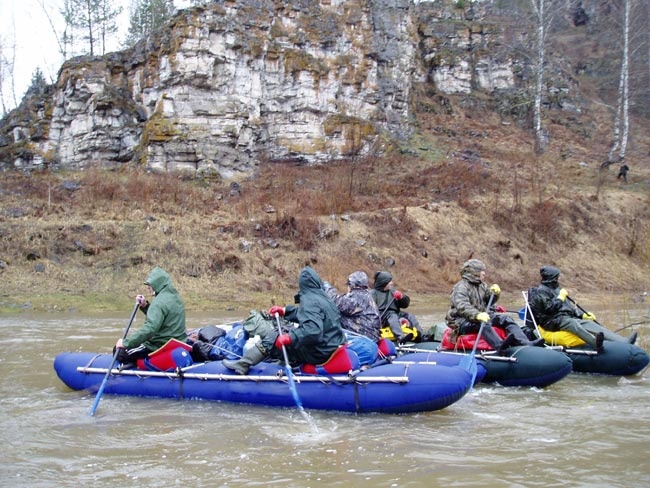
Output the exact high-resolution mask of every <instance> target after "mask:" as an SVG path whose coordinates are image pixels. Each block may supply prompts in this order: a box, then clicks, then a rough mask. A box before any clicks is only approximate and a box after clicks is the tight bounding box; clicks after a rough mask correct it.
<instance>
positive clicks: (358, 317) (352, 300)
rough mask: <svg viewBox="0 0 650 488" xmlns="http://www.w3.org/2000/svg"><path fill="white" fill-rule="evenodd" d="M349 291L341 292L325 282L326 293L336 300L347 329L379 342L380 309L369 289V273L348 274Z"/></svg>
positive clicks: (342, 321)
mask: <svg viewBox="0 0 650 488" xmlns="http://www.w3.org/2000/svg"><path fill="white" fill-rule="evenodd" d="M347 284H348V292H347V293H345V294H339V293H338V291H337V290H336V288H334V287H333V286H332V285H330V284H329V283H327V282H325V283H324V289H325V293H327V295H328V296H329V297H330V298H331V299H332V300H333V301H334V303H335V304H336V306H337V308H338V309H339V312H340V314H341V326H342V327H343V328H344V329H345V330H349V331H352V332H354V333H356V334H360V335H363V336H365V337H368V338H369V339H372V340H373V341H374V342H378V341H379V340H380V339H381V335H380V333H379V329H380V328H381V324H380V318H379V309H378V308H377V304H376V303H375V301H374V300H373V298H372V297H371V295H370V291H369V290H368V275H366V273H364V272H363V271H355V272H354V273H352V274H350V276H348V283H347Z"/></svg>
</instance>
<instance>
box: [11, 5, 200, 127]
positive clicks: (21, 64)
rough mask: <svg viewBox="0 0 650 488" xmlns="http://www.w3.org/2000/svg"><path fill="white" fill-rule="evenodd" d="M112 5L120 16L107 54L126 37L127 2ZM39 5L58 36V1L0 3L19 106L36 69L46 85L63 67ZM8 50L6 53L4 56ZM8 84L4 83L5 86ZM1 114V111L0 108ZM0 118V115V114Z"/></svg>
mask: <svg viewBox="0 0 650 488" xmlns="http://www.w3.org/2000/svg"><path fill="white" fill-rule="evenodd" d="M113 2H114V5H116V6H117V5H122V6H123V7H124V9H123V13H122V15H121V16H120V20H119V28H120V34H119V40H118V39H116V40H115V41H114V42H113V43H112V44H111V45H110V46H109V48H110V49H108V50H107V51H114V50H117V49H119V47H120V42H121V41H122V40H123V39H124V37H125V36H126V32H127V30H128V25H129V5H130V3H131V0H113ZM41 4H42V5H45V8H46V9H47V10H48V12H49V15H50V18H51V19H52V21H53V22H54V23H55V28H56V29H57V33H58V34H59V35H60V33H61V32H62V28H63V19H62V18H61V14H60V13H59V9H60V7H61V6H62V4H63V1H62V0H0V38H1V40H2V45H3V50H5V56H8V55H10V53H11V51H13V49H11V47H12V46H13V45H14V43H15V46H16V49H15V53H16V57H15V62H14V80H15V88H14V90H13V92H15V96H16V102H17V103H20V100H21V99H22V96H23V95H24V93H25V91H26V90H27V88H29V84H30V81H31V79H32V74H33V73H34V71H35V70H36V68H37V67H39V68H40V69H41V71H42V72H43V74H44V75H45V79H46V80H48V82H53V81H56V76H57V73H58V71H59V68H60V67H61V64H62V63H63V58H62V57H61V55H60V54H59V50H58V45H57V37H56V35H55V33H54V30H53V29H52V26H51V25H50V23H49V21H48V18H47V15H46V13H45V12H44V11H43V7H41ZM174 4H175V6H176V7H177V8H183V7H186V6H187V5H188V4H189V2H188V1H186V0H174ZM7 48H9V51H10V52H7V51H6V50H7ZM8 81H9V80H7V82H8ZM7 82H5V83H4V84H3V93H4V100H5V104H6V105H8V108H13V107H14V106H15V104H14V100H13V94H12V89H11V85H10V84H8V83H7ZM0 112H1V107H0ZM0 115H1V113H0Z"/></svg>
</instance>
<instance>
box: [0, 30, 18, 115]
mask: <svg viewBox="0 0 650 488" xmlns="http://www.w3.org/2000/svg"><path fill="white" fill-rule="evenodd" d="M15 65H16V39H15V37H14V38H12V39H7V38H6V37H2V36H0V102H2V115H3V116H4V115H5V114H6V113H7V112H8V111H9V110H11V108H13V107H15V106H16V105H18V104H17V102H16V80H15V75H14V67H15Z"/></svg>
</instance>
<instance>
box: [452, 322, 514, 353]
mask: <svg viewBox="0 0 650 488" xmlns="http://www.w3.org/2000/svg"><path fill="white" fill-rule="evenodd" d="M494 332H496V333H497V335H498V336H499V337H500V338H501V339H505V338H506V332H505V331H504V330H503V329H501V328H499V327H494ZM451 333H452V330H451V329H447V330H446V331H445V333H444V334H443V336H442V342H441V344H440V347H441V348H442V349H444V350H447V351H471V350H472V349H473V348H474V343H475V342H476V336H477V335H478V333H476V334H463V335H462V336H459V337H458V338H457V339H456V342H455V343H454V342H452V340H451V337H450V336H451ZM476 350H477V351H491V350H492V346H490V345H489V344H488V343H487V341H486V340H485V339H484V338H483V337H481V338H480V340H479V341H478V345H477V346H476Z"/></svg>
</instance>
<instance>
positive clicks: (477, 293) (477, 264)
mask: <svg viewBox="0 0 650 488" xmlns="http://www.w3.org/2000/svg"><path fill="white" fill-rule="evenodd" d="M486 270H487V266H486V265H485V263H484V262H483V261H481V260H480V259H470V260H469V261H466V262H465V263H464V264H463V266H462V268H461V270H460V275H461V280H460V281H459V282H458V283H456V284H455V285H454V288H453V289H452V291H451V295H450V297H449V301H450V307H449V310H448V311H447V315H446V316H445V322H446V323H447V326H449V328H450V329H451V330H452V334H451V337H450V339H451V341H452V342H454V343H455V342H456V341H457V339H458V337H460V336H462V335H465V334H476V333H478V331H479V329H480V327H481V322H484V323H485V325H484V327H483V333H482V334H483V335H482V337H483V338H484V339H485V341H486V342H487V343H488V344H489V345H490V346H491V347H492V348H493V349H495V350H496V351H499V352H501V351H504V350H505V349H507V348H508V347H511V346H515V345H534V346H539V345H543V343H544V341H543V340H537V341H529V340H528V338H527V337H526V334H524V332H523V331H522V330H521V328H520V327H519V326H518V325H517V324H516V323H515V322H514V321H513V320H512V319H510V318H509V317H507V316H506V315H504V314H501V313H495V311H494V310H493V309H492V307H491V309H490V310H488V309H487V308H488V303H489V302H490V297H491V296H494V298H493V299H492V305H494V304H495V303H496V301H497V300H498V299H499V295H500V293H501V288H500V287H499V285H497V284H493V285H492V286H488V285H487V284H486V283H485V281H484V279H485V275H486ZM493 327H498V328H501V329H504V330H505V331H506V333H507V334H508V335H507V337H506V338H505V339H504V340H502V339H501V337H500V336H499V335H498V334H497V333H496V332H495V331H494V329H493Z"/></svg>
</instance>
